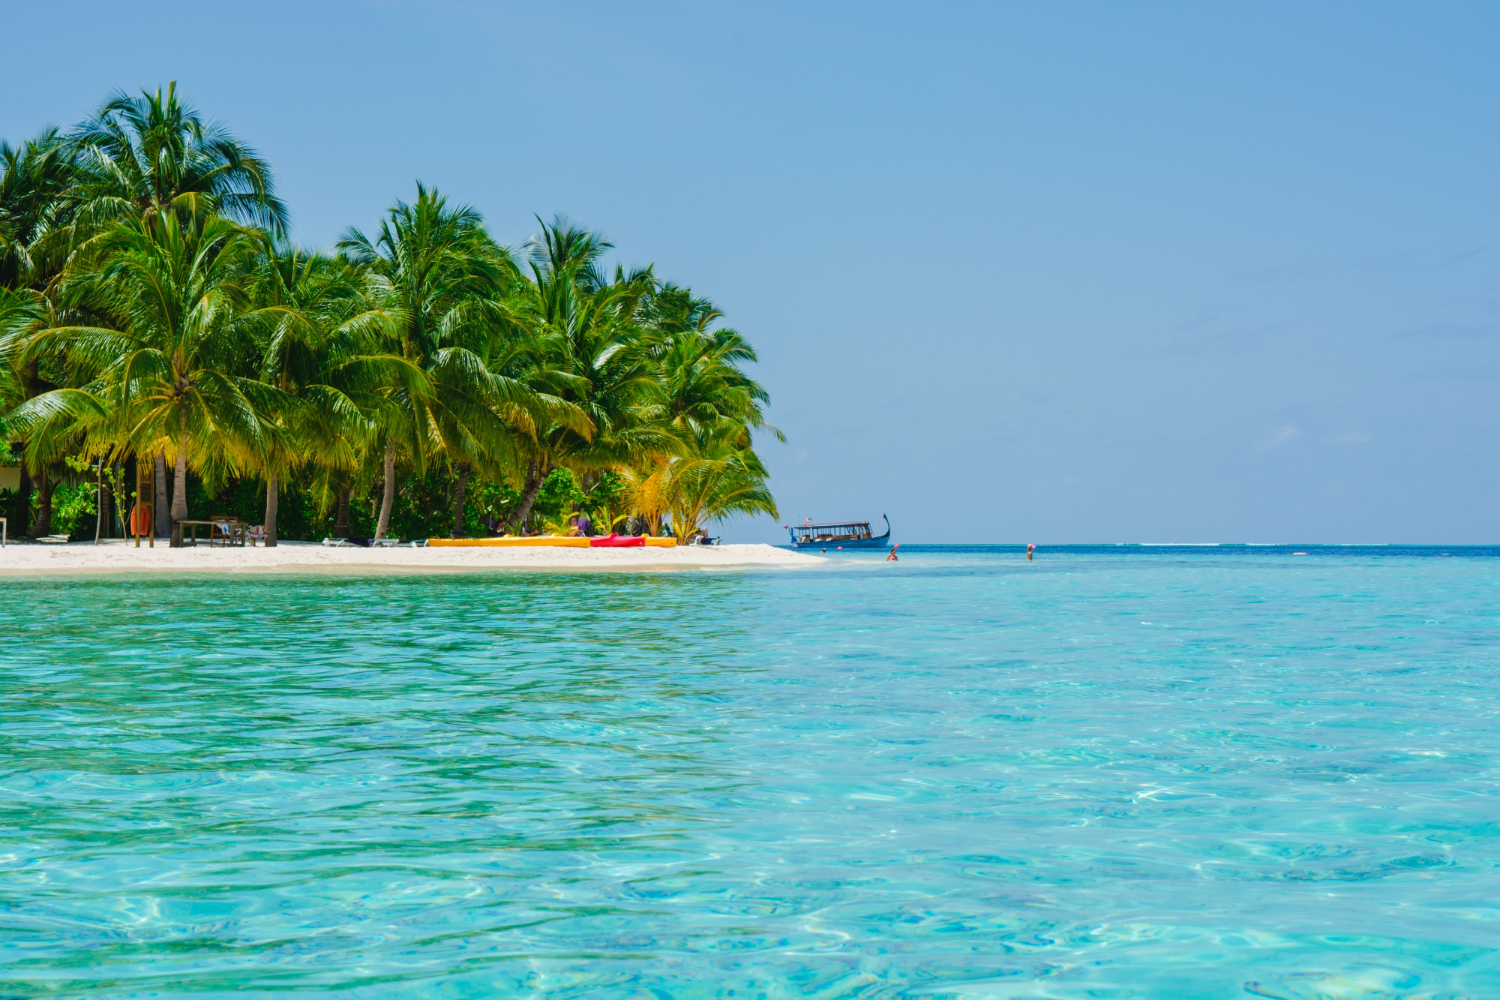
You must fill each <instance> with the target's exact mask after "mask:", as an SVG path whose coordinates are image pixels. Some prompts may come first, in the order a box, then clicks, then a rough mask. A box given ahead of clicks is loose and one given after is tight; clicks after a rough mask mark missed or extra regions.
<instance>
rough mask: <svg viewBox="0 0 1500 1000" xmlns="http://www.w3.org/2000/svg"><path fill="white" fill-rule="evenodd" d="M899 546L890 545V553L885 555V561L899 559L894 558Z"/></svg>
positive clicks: (896, 560)
mask: <svg viewBox="0 0 1500 1000" xmlns="http://www.w3.org/2000/svg"><path fill="white" fill-rule="evenodd" d="M900 547H901V546H899V545H892V546H891V551H890V554H889V555H887V556H886V557H885V561H886V562H899V561H900V560H898V559H897V558H896V550H897V549H899V548H900Z"/></svg>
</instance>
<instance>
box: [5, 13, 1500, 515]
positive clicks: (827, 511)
mask: <svg viewBox="0 0 1500 1000" xmlns="http://www.w3.org/2000/svg"><path fill="white" fill-rule="evenodd" d="M1497 41H1500V5H1496V4H1494V3H1491V2H1483V3H1464V2H1457V0H1455V2H1448V3H1443V4H1415V3H1404V4H1391V3H1380V2H1369V0H1365V2H1357V3H1340V2H1331V0H1330V2H1322V3H1318V4H1306V3H1294V2H1282V3H1277V2H1254V3H1249V2H1238V3H1237V2H1223V3H1214V4H1204V3H1151V2H1139V3H1132V4H1111V3H1103V2H1098V3H1069V2H1056V3H1053V2H1048V3H1041V2H1036V3H1025V4H1016V3H1005V2H987V3H975V4H967V3H957V2H955V3H938V4H912V3H881V2H865V3H858V4H856V3H811V4H809V3H778V2H757V3H754V4H751V3H742V4H722V3H703V2H699V3H653V2H636V3H631V4H616V3H595V4H587V3H574V2H556V3H545V4H544V3H511V4H503V3H479V2H474V3H469V2H430V3H423V4H417V3H410V4H408V3H341V2H335V0H319V2H316V3H308V2H302V3H296V4H285V3H275V2H265V0H259V2H257V3H256V4H253V5H245V4H203V3H175V4H164V3H155V4H153V3H148V2H135V3H132V4H129V5H123V4H117V3H114V2H109V3H82V2H72V0H59V2H56V3H52V4H22V3H16V2H12V0H0V44H3V50H0V51H3V53H4V56H3V59H0V93H3V94H4V95H5V96H4V99H3V100H0V137H3V138H5V139H8V140H10V141H11V142H15V141H18V140H20V139H23V138H24V137H26V136H28V135H31V134H33V133H35V132H36V131H38V130H39V129H41V128H42V127H44V126H47V125H62V126H66V125H69V124H71V123H73V122H75V121H77V120H78V119H79V118H81V117H83V116H84V115H85V114H87V113H88V112H89V111H90V110H92V109H93V108H94V107H96V106H97V105H98V104H99V103H100V102H101V101H102V100H104V99H105V97H106V96H107V95H108V94H110V93H111V92H112V91H114V90H116V89H124V90H127V91H132V92H134V91H139V90H141V89H144V88H148V87H149V88H155V87H158V86H163V85H165V84H166V83H167V82H168V81H172V80H175V81H177V83H178V87H179V89H180V91H182V92H183V93H184V94H185V96H186V97H187V98H188V99H189V100H190V101H191V102H193V103H194V104H196V105H197V106H198V107H199V108H200V109H201V110H202V111H203V112H204V113H205V114H206V115H207V116H209V117H212V118H217V119H219V120H221V121H223V122H224V123H226V124H227V125H229V126H230V128H231V129H232V130H233V131H235V132H236V133H237V134H238V135H239V136H240V137H241V138H243V139H245V140H246V141H248V142H249V143H251V144H252V145H254V146H255V147H256V148H257V149H258V150H259V151H260V152H261V153H262V154H263V155H264V156H266V157H267V158H268V159H269V160H270V161H271V162H272V164H273V165H274V166H275V168H276V172H277V173H276V179H277V184H278V189H279V192H280V193H281V195H282V196H283V197H284V199H285V200H286V201H287V203H288V205H289V207H290V209H291V212H292V227H293V235H294V237H295V238H296V239H297V240H298V241H299V242H302V243H305V244H308V245H313V246H325V247H326V246H329V245H331V243H332V242H333V240H334V239H336V238H337V236H338V235H339V234H340V233H341V232H342V231H343V230H344V229H345V228H346V227H348V226H350V225H359V226H361V227H365V228H368V227H369V226H371V225H372V224H374V223H375V222H376V221H377V220H378V218H379V216H380V214H381V212H382V211H383V210H384V209H385V208H387V207H388V206H389V205H390V204H391V203H392V202H393V201H394V200H395V199H398V198H405V199H410V198H411V197H413V195H414V192H415V184H416V182H417V181H418V180H421V181H422V182H423V183H426V184H428V185H432V186H436V187H437V188H438V189H439V190H440V191H441V192H442V193H444V194H445V195H447V196H448V197H449V198H450V199H452V200H453V201H456V202H461V203H465V204H469V205H472V206H474V207H475V208H477V209H479V210H480V211H481V212H482V213H483V214H484V216H485V218H486V220H487V221H488V223H489V225H490V227H491V229H492V231H493V232H494V233H495V235H496V236H497V238H499V239H500V240H501V241H502V242H505V243H508V244H511V245H517V246H519V245H520V244H522V243H524V241H525V240H526V239H527V237H528V236H530V235H531V234H532V233H533V232H535V231H536V229H537V223H536V219H535V216H541V217H542V218H546V219H550V218H551V217H552V216H554V215H556V214H562V215H565V216H567V217H569V218H571V219H573V220H574V221H576V222H579V223H582V224H584V225H587V226H588V227H590V228H594V229H598V230H600V231H602V232H603V233H604V234H605V235H607V236H608V237H609V238H610V239H611V240H612V241H613V242H614V243H615V244H616V247H617V251H616V252H617V254H618V259H619V261H620V262H622V263H625V264H626V265H643V264H655V266H656V268H657V273H658V274H659V275H660V276H662V277H664V278H669V279H671V280H673V281H676V282H678V283H680V284H687V285H690V286H691V287H692V288H693V289H694V291H695V292H697V293H699V294H703V295H706V296H708V297H709V298H711V299H712V300H713V301H714V302H715V303H716V304H718V306H719V307H720V308H721V309H723V310H724V312H725V313H726V314H727V317H728V319H727V322H728V323H729V324H730V325H732V326H734V327H735V328H736V329H738V330H740V331H741V332H742V333H744V334H745V335H746V336H747V337H748V338H749V339H750V340H751V342H752V343H754V344H755V346H756V347H757V349H758V351H759V353H760V362H759V364H758V365H756V366H755V371H754V374H755V376H756V377H757V378H759V379H760V380H761V381H762V382H763V383H764V384H765V385H766V387H767V388H768V389H769V390H770V392H771V396H772V405H771V410H770V417H771V421H772V422H773V423H774V424H775V425H776V426H777V427H779V428H780V429H781V430H782V431H784V432H785V434H786V436H787V438H788V441H787V443H785V444H780V443H777V442H775V441H774V440H771V439H769V438H767V439H765V440H764V441H763V442H762V444H761V451H762V453H763V454H764V456H765V458H766V461H767V464H768V465H769V467H770V469H771V472H772V481H771V482H772V487H773V489H774V491H775V493H776V496H777V499H778V502H779V505H780V508H781V514H782V517H781V518H780V519H779V522H773V521H772V519H770V518H759V519H755V520H753V521H751V520H742V521H738V522H734V523H731V524H729V525H727V526H726V527H725V530H724V535H725V537H726V539H727V540H731V541H752V540H753V541H781V540H784V539H785V533H784V532H783V531H781V530H780V526H781V524H784V523H788V522H791V521H800V520H802V519H803V518H812V519H813V520H843V519H852V518H869V519H871V520H875V521H877V523H878V519H879V517H880V516H881V514H882V513H886V514H888V515H889V517H890V520H891V523H892V525H893V527H894V534H895V539H896V540H897V541H900V542H960V541H962V542H1026V541H1032V542H1036V543H1039V544H1043V545H1045V544H1048V543H1054V544H1055V543H1066V542H1135V541H1156V542H1205V541H1232V542H1244V541H1250V542H1299V541H1307V542H1314V541H1317V542H1406V543H1422V542H1433V543H1445V544H1462V543H1496V542H1500V463H1497V458H1500V447H1497V446H1500V393H1497V390H1500V127H1497V126H1500V59H1497V58H1495V54H1494V53H1495V48H1496V44H1497Z"/></svg>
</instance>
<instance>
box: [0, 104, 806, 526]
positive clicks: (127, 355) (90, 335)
mask: <svg viewBox="0 0 1500 1000" xmlns="http://www.w3.org/2000/svg"><path fill="white" fill-rule="evenodd" d="M285 218H286V211H285V208H284V207H283V206H282V205H281V203H280V202H279V201H278V200H277V199H276V197H275V193H274V185H273V182H272V176H271V170H270V167H269V165H268V164H267V163H265V162H264V161H263V160H261V159H260V158H259V157H258V156H256V154H255V153H254V151H253V150H252V149H251V148H250V147H248V146H246V145H245V144H244V143H242V142H240V141H239V140H238V139H237V138H235V137H234V136H233V135H232V134H230V133H229V132H228V131H226V130H225V129H223V128H222V127H221V126H218V125H215V124H212V123H211V122H209V121H207V120H205V119H203V118H201V117H200V116H199V115H198V113H197V112H196V111H195V110H194V109H193V108H192V107H191V106H190V105H188V104H186V103H185V102H184V101H182V100H181V99H180V98H179V96H178V95H177V93H176V90H175V87H169V88H167V89H166V90H164V91H163V90H157V91H154V92H146V93H143V94H142V95H140V96H139V97H130V96H127V95H124V94H117V95H115V96H114V97H112V98H111V99H110V100H109V101H108V102H106V103H105V104H104V105H103V106H102V107H101V108H100V110H99V111H98V112H97V113H96V114H95V115H94V116H92V117H91V118H90V119H89V120H87V121H86V122H84V123H83V124H81V125H80V126H78V127H77V128H76V129H74V130H72V131H71V132H67V133H63V132H48V133H44V134H43V135H41V136H39V137H38V138H37V139H35V140H33V141H31V142H29V143H27V144H25V145H24V146H21V147H10V146H8V145H4V144H0V441H8V442H10V443H12V444H13V445H15V446H16V448H17V449H18V451H19V452H20V454H22V455H23V456H24V461H25V464H26V465H27V467H28V468H30V469H31V470H33V472H35V471H36V470H40V469H57V468H58V466H59V465H60V463H61V462H62V460H63V459H67V460H68V463H69V464H70V465H71V466H72V467H73V469H74V471H75V472H76V473H79V474H81V475H83V476H84V477H88V473H89V470H97V465H96V464H95V463H96V462H97V461H99V460H101V459H102V460H103V461H104V463H105V466H106V469H107V470H108V475H107V477H106V478H107V479H108V480H109V483H108V485H107V488H108V489H110V491H111V493H112V494H113V495H114V496H116V497H117V498H118V500H119V502H120V505H121V507H122V508H123V509H125V510H128V509H129V504H128V501H129V499H130V498H129V496H128V494H129V492H130V490H131V489H133V481H132V482H129V483H127V482H116V480H120V479H129V477H128V476H123V475H121V474H119V473H117V472H116V467H120V468H124V467H126V465H127V463H130V462H133V461H134V460H137V459H138V460H139V461H141V462H151V461H153V460H154V459H155V458H156V457H157V456H161V457H163V458H164V460H165V461H166V462H167V464H168V468H169V472H170V475H169V478H170V479H171V480H172V483H171V487H170V489H171V495H172V501H173V502H172V504H171V505H170V506H171V513H172V516H173V517H176V518H182V517H184V516H186V517H188V518H190V519H194V518H205V517H208V516H211V515H215V514H232V515H234V516H237V517H239V518H241V519H243V520H245V521H247V522H250V523H252V524H260V523H262V522H263V521H264V519H265V490H266V487H265V484H266V482H267V481H268V480H270V479H272V478H274V479H275V480H276V482H277V483H278V504H277V512H276V524H275V528H276V535H277V536H279V537H280V538H285V539H288V540H299V539H300V540H315V539H318V538H321V537H323V536H326V535H330V534H332V533H333V531H334V521H335V516H336V515H335V511H334V510H333V509H331V508H332V507H334V505H335V501H336V498H337V496H338V495H339V493H340V491H341V490H344V489H347V488H348V487H349V485H350V484H351V483H352V484H353V485H354V493H353V499H352V502H351V504H350V522H351V523H350V527H351V531H352V534H353V535H354V536H355V537H363V536H371V535H374V534H375V533H376V532H377V531H378V530H388V531H389V533H391V534H396V535H400V536H401V537H404V538H422V537H434V536H444V535H448V534H449V533H450V532H452V531H453V528H454V524H453V518H454V511H455V507H456V504H455V501H457V500H459V499H460V498H459V497H457V496H456V495H455V491H456V490H457V488H458V482H459V479H460V478H461V477H459V476H458V475H457V471H458V470H460V469H464V470H471V471H470V472H469V474H468V475H466V476H464V477H462V478H463V479H464V483H465V485H464V496H463V497H462V498H461V499H462V501H463V504H462V521H463V523H462V525H460V528H461V529H462V531H463V532H464V533H466V534H469V535H483V534H485V533H487V531H488V530H490V528H491V526H492V525H495V524H499V523H502V522H503V523H506V524H513V523H517V522H524V523H527V524H530V525H533V526H535V525H537V524H539V523H552V524H554V525H558V524H562V523H565V522H566V520H567V517H568V516H569V515H570V514H571V513H573V512H574V511H579V510H581V511H586V512H588V514H589V516H590V518H591V519H592V520H593V521H594V523H595V524H596V525H597V526H598V527H599V528H601V529H602V530H609V529H611V528H613V527H616V526H618V525H620V523H621V522H622V521H624V520H625V519H627V518H632V517H634V518H639V519H640V520H641V521H642V522H643V523H646V524H648V525H651V526H653V527H659V526H660V524H661V523H662V521H663V519H664V518H665V517H668V516H670V517H671V518H672V520H673V522H674V524H675V523H678V522H681V523H683V524H684V525H685V526H690V525H695V524H699V523H702V522H703V521H705V520H715V519H719V518H722V517H726V516H730V515H733V514H736V513H755V512H767V511H774V509H775V505H774V501H773V500H772V499H771V496H770V493H769V492H768V490H767V489H766V478H767V476H766V472H765V467H764V465H763V464H762V463H761V462H760V460H759V458H758V457H757V456H756V455H755V454H754V452H753V450H752V440H751V438H752V435H753V432H755V431H756V430H759V429H764V430H766V431H767V432H769V433H771V434H773V435H775V436H778V437H779V436H780V435H779V432H777V431H776V430H775V428H773V427H770V426H769V425H768V424H766V422H765V415H764V408H765V405H766V403H767V402H768V396H767V394H766V392H765V390H764V388H762V387H761V386H760V385H759V384H757V383H756V382H755V381H753V380H752V379H751V378H749V377H748V376H747V375H746V374H745V372H744V370H743V366H744V365H745V364H747V363H749V362H753V361H754V360H755V352H754V350H753V349H752V348H751V347H750V345H749V344H748V343H747V342H746V341H745V339H744V338H743V337H742V336H741V335H740V334H739V333H738V332H736V331H734V330H731V329H728V328H727V327H724V326H722V325H720V324H721V321H722V319H723V316H722V314H721V313H720V312H719V310H718V309H717V308H715V307H714V305H713V304H712V303H711V302H710V301H709V300H707V299H705V298H703V297H702V296H698V295H694V294H693V293H692V291H691V290H690V289H687V288H683V287H680V286H677V285H674V284H671V283H670V282H666V281H662V280H659V279H658V278H657V277H656V275H655V273H654V271H653V270H652V269H651V268H646V269H642V270H636V271H630V272H626V271H624V270H623V269H620V268H616V269H615V271H614V274H613V275H612V276H611V275H610V274H608V273H607V272H606V271H605V268H604V264H603V260H604V255H605V254H606V253H607V252H608V251H609V250H610V249H612V245H611V244H610V243H609V242H608V241H607V240H606V239H604V237H603V236H601V235H600V234H598V233H594V232H590V231H588V230H586V229H583V228H580V227H577V226H574V225H572V224H570V223H567V222H565V221H563V220H561V219H558V220H554V221H553V222H552V223H550V224H549V223H542V224H541V230H540V232H539V233H538V235H537V236H535V237H534V238H533V239H531V240H530V241H528V243H527V244H526V247H525V257H524V259H523V258H522V257H521V256H519V255H518V254H516V253H515V252H513V251H512V250H511V249H509V248H508V247H505V246H502V245H501V244H500V243H498V242H497V241H496V240H495V239H494V238H493V237H492V236H491V234H490V233H489V232H488V231H487V230H486V228H485V226H484V223H483V220H482V219H481V218H480V216H479V215H478V213H477V212H475V211H473V210H472V209H470V208H466V207H463V206H457V205H451V204H449V203H448V202H447V201H446V200H445V199H444V198H443V197H442V196H441V195H439V194H438V193H437V192H436V191H434V190H432V189H429V188H426V187H424V186H421V185H418V188H417V196H416V199H415V200H414V201H413V202H411V203H406V202H397V203H396V204H395V205H394V206H393V207H392V208H391V209H390V210H389V211H388V212H386V213H385V215H384V217H383V218H382V219H381V221H380V223H379V226H378V228H377V229H375V230H372V231H371V232H370V235H368V236H367V235H365V233H364V232H362V231H360V230H359V229H353V228H351V229H349V230H348V231H347V232H346V233H345V235H344V236H343V238H342V239H341V240H340V242H339V245H338V253H337V255H333V254H321V253H317V252H310V251H306V250H303V249H300V248H297V247H293V246H290V245H289V244H288V243H287V242H286V240H285ZM523 263H524V266H526V271H524V272H523V270H522V264H523ZM97 476H98V473H97V471H95V472H94V475H93V478H94V480H95V481H97ZM35 478H36V477H35V475H33V480H35ZM49 481H51V480H50V479H49ZM95 489H96V487H95V486H93V485H89V486H86V487H85V486H73V485H68V486H66V487H61V486H60V487H59V488H58V490H57V493H56V497H55V503H54V508H53V518H54V525H55V527H56V528H57V530H68V529H70V528H71V529H74V530H77V526H78V525H79V524H81V523H82V522H83V521H86V520H87V519H88V518H89V517H90V516H91V514H92V510H93V508H92V507H91V506H90V505H91V504H92V503H93V501H94V496H93V493H94V491H95ZM382 498H388V499H389V500H390V501H391V508H390V512H389V524H388V525H386V524H385V523H384V520H383V514H382V512H381V501H382ZM34 502H35V498H34V497H19V496H11V497H7V496H3V495H0V509H4V510H6V511H11V510H14V511H15V514H14V516H15V518H16V520H15V525H16V527H17V533H19V532H20V531H21V530H24V528H25V527H26V526H27V525H28V524H29V523H30V518H29V516H27V515H28V510H27V507H28V505H29V504H32V503H34ZM164 516H165V513H163V517H164ZM684 530H686V527H684Z"/></svg>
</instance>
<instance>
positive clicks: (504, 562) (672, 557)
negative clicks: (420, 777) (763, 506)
mask: <svg viewBox="0 0 1500 1000" xmlns="http://www.w3.org/2000/svg"><path fill="white" fill-rule="evenodd" d="M824 561H825V560H823V559H820V558H819V557H817V556H812V555H806V554H804V553H801V552H792V551H789V550H787V549H778V548H776V547H774V546H771V545H717V546H701V545H694V546H685V547H682V548H672V549H665V548H632V549H570V548H525V549H500V548H420V549H414V548H411V547H410V546H406V547H403V548H391V549H361V548H328V547H325V546H323V545H320V544H318V543H316V542H282V543H281V544H280V545H278V546H276V547H275V548H273V549H266V548H253V549H252V548H243V549H242V548H209V547H208V546H206V545H198V546H193V547H188V548H181V549H172V548H168V547H167V546H165V545H161V544H158V545H157V546H156V548H154V549H148V548H146V547H145V546H144V545H143V546H141V547H140V548H139V549H137V548H135V546H134V545H132V544H130V543H127V542H125V541H122V540H113V541H110V542H106V543H104V544H101V545H95V544H93V543H92V542H73V543H71V544H67V545H42V544H11V545H7V546H6V547H5V548H3V549H0V577H7V576H9V577H18V576H36V575H39V574H49V575H50V574H88V575H91V574H96V573H152V572H167V573H203V572H208V573H331V574H352V575H358V574H382V573H445V572H475V571H484V570H499V569H514V570H605V571H608V570H635V571H639V570H669V569H717V568H725V569H728V568H744V567H769V568H787V569H789V568H795V567H799V566H816V565H818V564H819V563H822V562H824Z"/></svg>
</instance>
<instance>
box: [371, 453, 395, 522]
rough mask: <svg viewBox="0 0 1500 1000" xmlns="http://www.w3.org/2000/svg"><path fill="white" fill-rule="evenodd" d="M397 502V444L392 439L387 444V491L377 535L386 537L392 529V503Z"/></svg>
mask: <svg viewBox="0 0 1500 1000" xmlns="http://www.w3.org/2000/svg"><path fill="white" fill-rule="evenodd" d="M395 502H396V446H395V444H393V443H392V442H390V441H387V442H386V445H385V493H384V495H383V496H381V498H380V521H379V523H378V524H376V526H375V537H376V538H384V537H385V533H386V532H387V531H389V530H390V529H391V505H392V504H393V503H395Z"/></svg>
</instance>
